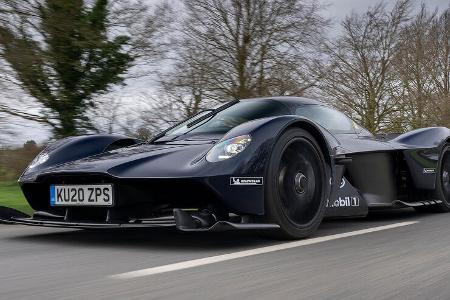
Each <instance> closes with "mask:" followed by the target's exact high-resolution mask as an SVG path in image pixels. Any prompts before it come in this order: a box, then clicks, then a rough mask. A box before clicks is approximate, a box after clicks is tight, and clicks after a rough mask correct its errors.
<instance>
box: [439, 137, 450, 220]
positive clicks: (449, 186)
mask: <svg viewBox="0 0 450 300" xmlns="http://www.w3.org/2000/svg"><path fill="white" fill-rule="evenodd" d="M436 189H437V192H438V195H440V200H442V203H440V204H438V205H436V211H437V212H450V145H446V146H445V147H444V150H443V151H442V160H441V165H440V168H439V177H438V179H437V183H436Z"/></svg>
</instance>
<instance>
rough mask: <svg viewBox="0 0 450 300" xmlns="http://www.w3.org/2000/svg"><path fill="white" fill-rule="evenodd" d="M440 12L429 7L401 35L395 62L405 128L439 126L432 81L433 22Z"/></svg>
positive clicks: (422, 6)
mask: <svg viewBox="0 0 450 300" xmlns="http://www.w3.org/2000/svg"><path fill="white" fill-rule="evenodd" d="M435 19H436V12H434V13H432V14H430V13H428V12H427V8H426V6H425V4H422V5H421V9H420V11H419V13H418V14H417V15H416V16H414V18H413V19H412V21H411V22H410V23H408V24H407V25H406V26H405V28H404V29H403V30H402V32H401V34H400V36H399V40H400V43H399V46H398V49H397V52H396V55H395V59H394V61H393V65H394V67H395V73H396V74H397V76H398V78H397V79H398V80H399V84H400V85H401V88H402V89H401V93H400V94H399V95H398V96H399V97H398V98H397V100H399V103H401V112H402V114H401V115H402V117H403V123H404V127H405V128H421V127H426V126H431V125H436V122H437V120H436V117H435V115H434V104H433V102H434V101H433V97H434V93H435V87H434V84H433V82H432V78H433V76H432V72H433V64H434V62H433V59H431V57H430V56H433V55H432V53H433V52H434V51H433V45H432V40H431V39H430V37H431V36H432V35H433V30H434V29H433V27H434V26H433V23H434V22H435Z"/></svg>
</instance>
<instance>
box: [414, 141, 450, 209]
mask: <svg viewBox="0 0 450 300" xmlns="http://www.w3.org/2000/svg"><path fill="white" fill-rule="evenodd" d="M431 197H432V198H435V199H436V200H441V201H442V203H439V204H435V205H431V206H420V207H417V208H416V210H417V211H419V212H434V213H447V212H450V145H448V144H447V145H445V146H444V147H443V149H442V154H441V156H440V160H439V164H438V169H437V172H436V192H435V193H434V195H432V196H431ZM429 198H430V197H428V199H424V200H429Z"/></svg>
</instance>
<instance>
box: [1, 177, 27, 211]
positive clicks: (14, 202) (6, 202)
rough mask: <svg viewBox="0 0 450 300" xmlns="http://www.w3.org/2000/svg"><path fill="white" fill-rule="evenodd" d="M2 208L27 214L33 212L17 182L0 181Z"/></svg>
mask: <svg viewBox="0 0 450 300" xmlns="http://www.w3.org/2000/svg"><path fill="white" fill-rule="evenodd" d="M0 206H6V207H11V208H14V209H17V210H20V211H22V212H24V213H26V214H31V213H32V212H33V210H32V209H31V207H30V206H29V205H28V203H27V201H26V200H25V197H24V196H23V194H22V191H21V190H20V187H19V185H18V183H17V182H15V181H0Z"/></svg>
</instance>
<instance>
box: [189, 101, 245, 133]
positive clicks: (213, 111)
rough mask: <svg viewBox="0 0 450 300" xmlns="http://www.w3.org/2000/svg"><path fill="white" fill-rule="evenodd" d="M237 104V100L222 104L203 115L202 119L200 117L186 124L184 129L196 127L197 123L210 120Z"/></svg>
mask: <svg viewBox="0 0 450 300" xmlns="http://www.w3.org/2000/svg"><path fill="white" fill-rule="evenodd" d="M238 102H239V100H234V101H230V102H228V103H227V104H224V105H222V106H220V107H218V108H217V109H215V110H212V111H211V112H209V113H207V114H206V115H204V116H202V117H200V118H198V119H196V120H194V121H192V122H190V123H187V124H186V127H187V128H191V127H192V126H194V125H197V124H198V123H201V122H203V121H204V120H206V119H210V118H211V117H213V116H215V115H217V114H218V113H219V112H221V111H223V110H225V109H227V108H228V107H231V106H233V105H235V104H236V103H238Z"/></svg>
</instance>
